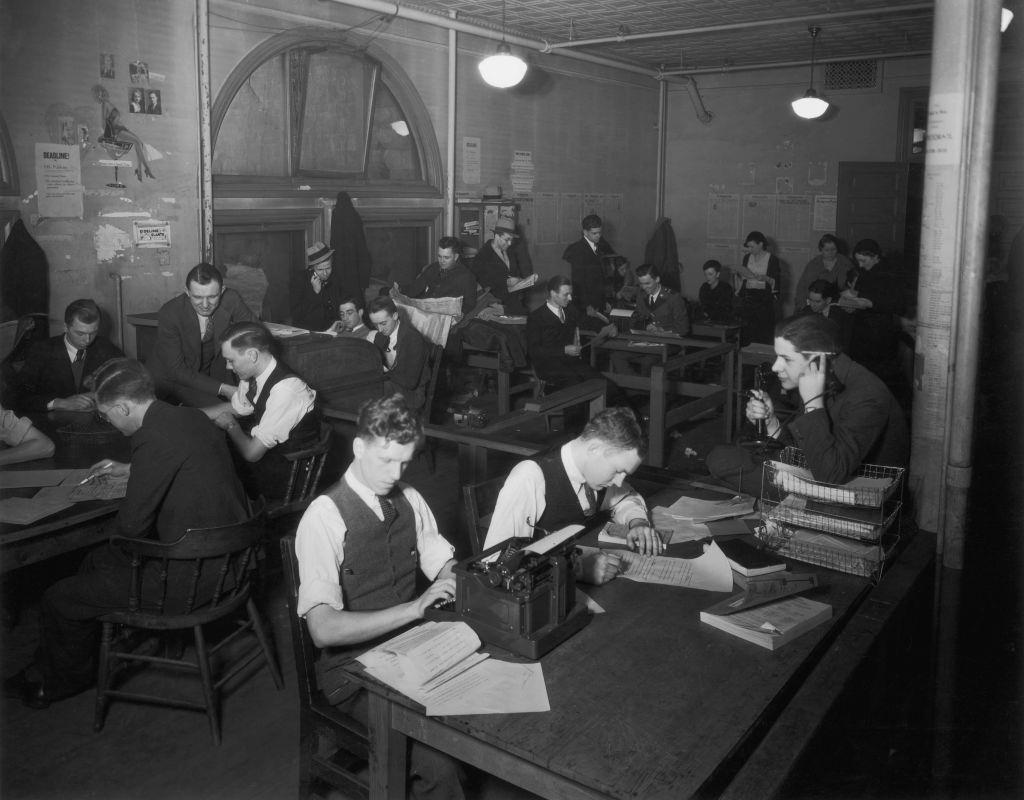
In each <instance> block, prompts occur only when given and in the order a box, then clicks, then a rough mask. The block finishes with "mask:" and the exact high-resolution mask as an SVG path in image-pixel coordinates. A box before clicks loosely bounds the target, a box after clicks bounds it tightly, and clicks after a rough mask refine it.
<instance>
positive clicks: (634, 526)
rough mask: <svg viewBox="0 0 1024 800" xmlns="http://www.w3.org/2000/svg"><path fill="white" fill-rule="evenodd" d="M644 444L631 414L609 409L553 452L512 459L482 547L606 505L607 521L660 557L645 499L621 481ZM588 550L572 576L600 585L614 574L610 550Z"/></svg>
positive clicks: (574, 520)
mask: <svg viewBox="0 0 1024 800" xmlns="http://www.w3.org/2000/svg"><path fill="white" fill-rule="evenodd" d="M645 449H646V447H645V442H644V439H643V433H642V431H641V430H640V424H639V423H638V422H637V420H636V415H635V414H634V413H633V412H632V411H631V410H629V409H628V408H608V409H605V410H604V411H602V412H600V413H599V414H597V415H595V416H594V418H593V419H591V420H590V422H588V423H587V425H586V427H585V428H584V429H583V432H582V433H581V434H580V435H579V436H577V437H576V438H575V439H573V440H572V441H570V442H568V443H567V444H564V445H562V447H560V448H559V449H558V450H555V451H553V452H551V453H548V454H547V455H543V456H538V457H537V458H536V459H528V460H526V461H521V462H520V463H518V464H516V466H515V467H513V468H512V471H511V472H510V473H509V476H508V478H507V479H506V480H505V485H504V486H502V488H501V493H500V494H499V495H498V500H497V502H496V503H495V505H494V513H493V514H492V515H491V526H490V527H489V528H488V529H487V538H486V539H485V541H484V549H486V548H488V547H493V546H494V545H496V544H499V543H500V542H503V541H505V540H506V539H511V538H513V537H526V538H528V539H532V538H534V528H540V529H542V530H544V531H548V532H552V531H556V530H559V529H560V528H564V527H565V526H566V525H579V524H583V523H585V522H586V520H587V518H588V517H590V516H592V515H594V514H596V513H597V512H598V511H610V512H611V517H612V521H613V522H617V523H619V524H621V525H625V526H627V528H628V529H629V530H628V532H627V534H626V543H627V544H628V545H629V546H630V547H632V548H634V549H635V550H637V551H638V552H640V553H643V554H645V555H659V554H660V553H661V552H662V550H663V549H664V544H663V543H662V541H661V538H660V537H659V536H658V534H657V533H656V532H655V530H654V528H653V527H652V526H651V522H650V519H649V518H648V515H647V505H646V504H645V503H644V499H643V498H642V497H641V496H640V495H639V494H637V493H636V492H635V491H634V490H633V489H632V488H631V487H630V486H629V484H628V483H626V482H625V479H626V476H628V475H630V474H632V473H633V472H635V471H636V469H637V467H639V466H640V463H641V462H642V461H643V455H644V450H645ZM588 550H590V552H587V553H585V555H584V558H583V560H582V562H581V564H580V567H579V570H580V571H579V573H578V574H577V576H576V577H577V578H579V579H580V580H583V581H585V582H587V583H595V584H600V583H607V582H608V581H610V580H611V579H612V578H614V577H615V576H616V575H618V574H619V568H620V564H619V562H620V559H619V557H618V556H617V555H616V554H615V553H614V552H612V551H608V552H602V551H600V550H591V549H590V548H588Z"/></svg>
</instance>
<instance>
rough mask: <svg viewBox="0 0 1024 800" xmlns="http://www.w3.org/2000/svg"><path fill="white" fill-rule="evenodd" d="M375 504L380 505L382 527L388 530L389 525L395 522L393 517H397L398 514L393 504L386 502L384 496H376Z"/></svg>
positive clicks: (386, 499)
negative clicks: (382, 516) (382, 520)
mask: <svg viewBox="0 0 1024 800" xmlns="http://www.w3.org/2000/svg"><path fill="white" fill-rule="evenodd" d="M377 502H378V503H380V510H381V513H383V514H384V527H385V528H390V527H391V523H392V522H394V521H395V517H397V516H398V512H397V511H396V510H395V504H394V503H392V502H391V501H390V500H388V498H387V496H386V495H383V494H379V495H377Z"/></svg>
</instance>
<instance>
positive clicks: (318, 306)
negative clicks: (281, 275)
mask: <svg viewBox="0 0 1024 800" xmlns="http://www.w3.org/2000/svg"><path fill="white" fill-rule="evenodd" d="M333 259H334V251H333V250H332V249H331V248H330V247H328V246H327V245H325V244H324V243H323V242H313V244H311V245H310V246H309V247H307V248H306V270H307V271H306V275H305V277H304V278H303V280H301V281H299V282H298V285H297V286H295V288H294V290H293V294H292V324H293V325H295V326H297V327H299V328H306V329H307V330H311V331H322V330H326V329H327V328H328V327H330V326H331V325H333V324H334V321H335V320H336V319H338V301H339V300H340V299H341V291H342V290H341V284H340V282H339V281H336V280H331V273H332V272H333V271H334V263H333Z"/></svg>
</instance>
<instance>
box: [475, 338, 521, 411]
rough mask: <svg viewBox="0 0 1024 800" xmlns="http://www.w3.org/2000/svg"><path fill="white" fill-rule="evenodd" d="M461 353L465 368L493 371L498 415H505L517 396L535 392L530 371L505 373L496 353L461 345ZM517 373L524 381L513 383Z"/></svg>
mask: <svg viewBox="0 0 1024 800" xmlns="http://www.w3.org/2000/svg"><path fill="white" fill-rule="evenodd" d="M462 352H463V353H464V354H465V363H466V366H467V367H473V368H474V369H486V370H494V373H495V377H496V381H497V384H498V413H499V414H507V413H508V412H509V411H511V410H512V398H513V397H515V396H516V395H517V394H524V393H526V392H535V391H536V388H537V385H538V384H537V376H536V375H534V374H533V370H532V369H523V370H514V371H513V372H507V371H506V370H503V369H501V363H500V360H499V358H498V353H497V352H496V351H494V350H484V349H482V348H480V347H474V346H473V345H471V344H463V345H462ZM517 372H518V373H519V374H520V376H521V377H523V378H525V380H520V381H518V382H516V383H513V382H512V381H513V379H514V378H515V377H516V373H517Z"/></svg>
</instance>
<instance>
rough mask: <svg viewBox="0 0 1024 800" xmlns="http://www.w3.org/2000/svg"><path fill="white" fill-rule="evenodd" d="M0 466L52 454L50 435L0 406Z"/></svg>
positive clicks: (46, 456)
mask: <svg viewBox="0 0 1024 800" xmlns="http://www.w3.org/2000/svg"><path fill="white" fill-rule="evenodd" d="M0 443H2V445H3V446H0V466H2V465H4V464H18V463H20V462H22V461H33V460H35V459H37V458H49V457H50V456H52V455H53V450H54V447H53V442H52V441H51V440H50V437H49V436H47V435H46V434H45V433H43V432H42V431H40V430H37V429H36V428H35V427H33V425H32V421H31V420H29V419H27V418H24V417H19V416H17V415H15V413H14V412H13V411H8V410H7V409H5V408H4V407H3V406H0Z"/></svg>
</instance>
